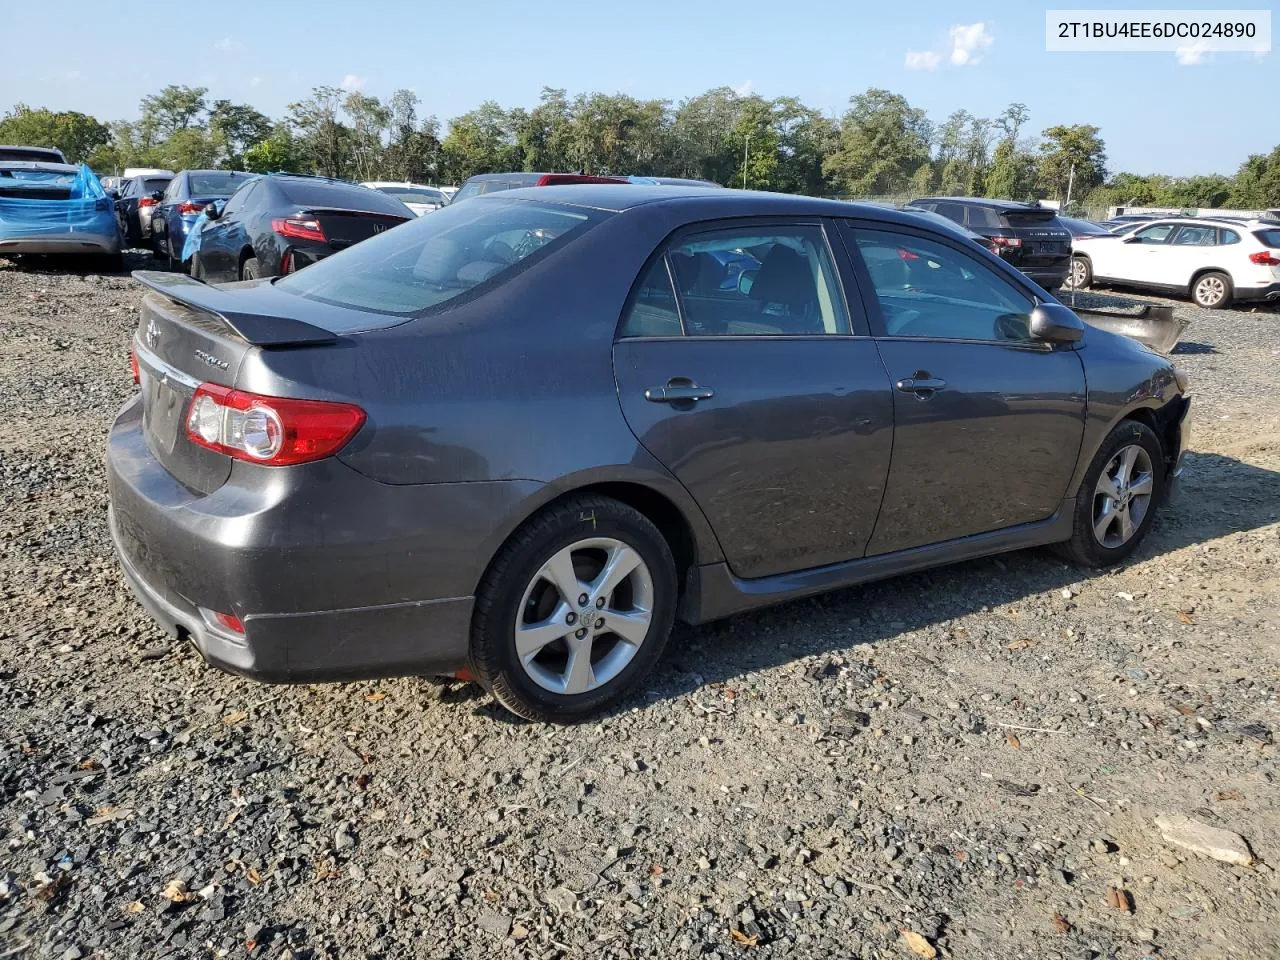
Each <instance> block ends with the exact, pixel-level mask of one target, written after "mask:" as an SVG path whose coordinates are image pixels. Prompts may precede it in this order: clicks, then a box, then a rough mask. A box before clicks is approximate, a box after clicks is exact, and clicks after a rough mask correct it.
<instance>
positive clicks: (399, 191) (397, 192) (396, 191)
mask: <svg viewBox="0 0 1280 960" xmlns="http://www.w3.org/2000/svg"><path fill="white" fill-rule="evenodd" d="M373 189H375V190H377V191H378V192H379V193H386V194H390V195H391V196H393V197H395V198H396V199H397V200H399V201H400V202H401V203H438V204H440V205H442V206H443V205H444V203H445V197H444V194H443V193H441V192H440V191H438V190H423V189H420V188H419V189H415V188H413V187H374V188H373Z"/></svg>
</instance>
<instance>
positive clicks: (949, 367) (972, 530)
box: [844, 221, 1085, 555]
mask: <svg viewBox="0 0 1280 960" xmlns="http://www.w3.org/2000/svg"><path fill="white" fill-rule="evenodd" d="M844 230H845V236H846V241H847V247H848V249H849V252H850V255H851V257H852V258H853V261H854V264H853V265H854V269H855V271H856V274H857V277H858V281H859V286H860V288H861V289H862V291H863V293H864V301H865V302H866V304H867V312H868V315H869V318H870V322H871V328H872V330H873V332H874V333H875V336H876V343H877V345H878V347H879V350H880V355H881V357H882V358H883V360H884V365H885V367H886V369H887V370H888V374H889V380H890V383H891V384H893V386H894V390H893V406H894V441H893V464H892V466H891V468H890V471H889V479H888V485H887V487H886V490H885V495H884V504H883V506H882V507H881V510H880V517H879V520H878V521H877V523H876V528H875V534H874V536H873V537H872V540H871V543H870V546H869V547H868V549H867V554H868V555H874V554H883V553H892V552H894V551H897V550H906V549H910V548H912V547H919V546H924V545H927V544H934V543H940V542H943V541H947V540H954V539H956V538H959V537H965V536H970V535H972V534H979V533H985V532H988V531H992V530H999V529H1002V528H1005V527H1012V526H1016V525H1019V524H1023V523H1032V522H1035V521H1038V520H1045V519H1047V518H1048V517H1050V516H1052V515H1053V513H1054V512H1055V511H1056V510H1058V508H1059V507H1060V505H1061V503H1062V499H1063V497H1065V496H1066V495H1067V492H1068V491H1067V485H1068V483H1069V482H1070V479H1071V475H1072V473H1073V471H1074V470H1075V466H1076V458H1077V456H1078V455H1079V452H1080V443H1081V439H1082V437H1083V433H1084V413H1085V379H1084V366H1083V364H1082V363H1081V361H1080V357H1079V355H1078V354H1077V353H1076V352H1075V351H1073V350H1060V349H1052V348H1050V347H1048V346H1047V345H1045V344H1040V343H1035V342H1033V341H1031V339H1030V337H1029V336H1028V322H1027V316H1028V314H1029V313H1030V311H1031V309H1032V308H1033V306H1034V301H1033V299H1032V295H1031V294H1030V292H1028V291H1027V290H1025V289H1024V288H1022V287H1021V286H1020V285H1019V284H1017V283H1015V282H1014V281H1013V280H1011V279H1010V278H1008V277H1006V276H1004V275H1003V274H1002V273H1000V272H998V271H997V270H995V269H993V268H992V267H990V266H989V265H987V264H986V263H985V262H983V261H981V260H979V259H978V258H977V257H975V256H973V255H972V254H971V253H970V252H969V251H966V250H964V249H963V248H962V247H961V246H960V245H959V243H956V242H953V241H952V240H950V239H949V238H943V237H941V236H940V235H936V234H926V233H924V232H922V231H917V230H914V229H911V228H906V227H898V226H890V225H887V224H882V223H870V222H865V223H863V222H858V221H851V222H848V223H846V224H844Z"/></svg>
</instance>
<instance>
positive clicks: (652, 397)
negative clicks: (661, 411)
mask: <svg viewBox="0 0 1280 960" xmlns="http://www.w3.org/2000/svg"><path fill="white" fill-rule="evenodd" d="M715 395H716V392H715V391H714V390H712V389H711V388H710V387H700V386H698V385H697V384H696V383H690V382H689V381H687V380H683V381H682V380H679V379H672V380H670V381H668V382H667V385H666V386H665V387H650V388H649V389H648V390H646V391H645V392H644V398H645V399H646V400H648V401H650V402H651V403H693V402H694V401H697V400H710V399H711V398H712V397H714V396H715Z"/></svg>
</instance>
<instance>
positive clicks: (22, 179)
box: [0, 163, 119, 240]
mask: <svg viewBox="0 0 1280 960" xmlns="http://www.w3.org/2000/svg"><path fill="white" fill-rule="evenodd" d="M0 186H3V187H5V188H6V192H7V193H9V194H10V195H9V196H0V240H7V239H11V238H18V239H29V238H34V237H49V236H58V235H61V234H66V233H93V234H99V235H104V234H106V235H109V234H112V233H116V232H117V231H118V230H119V225H118V224H117V223H116V212H115V205H114V204H113V203H112V202H111V198H109V197H108V196H107V194H106V191H105V190H103V189H102V184H101V183H100V182H99V180H98V178H97V176H95V175H94V172H93V171H92V170H90V169H89V168H88V167H87V166H86V165H84V164H81V165H80V166H79V168H77V169H76V170H74V171H73V170H58V169H56V168H53V169H50V165H48V164H36V163H33V164H29V165H28V164H20V163H6V164H3V165H0ZM64 190H65V191H68V192H69V193H68V196H67V199H57V200H38V199H27V198H25V197H20V196H13V195H12V194H13V193H22V192H26V191H31V192H32V193H33V194H36V195H38V194H39V193H40V192H49V191H56V192H58V193H61V192H62V191H64Z"/></svg>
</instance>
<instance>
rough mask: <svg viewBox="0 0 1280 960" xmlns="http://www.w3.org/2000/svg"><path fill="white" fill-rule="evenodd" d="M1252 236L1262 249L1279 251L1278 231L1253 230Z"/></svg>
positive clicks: (1279, 238) (1279, 236)
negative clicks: (1268, 248) (1269, 248)
mask: <svg viewBox="0 0 1280 960" xmlns="http://www.w3.org/2000/svg"><path fill="white" fill-rule="evenodd" d="M1253 235H1254V236H1255V237H1257V238H1258V241H1259V242H1260V243H1261V244H1262V245H1263V246H1264V247H1271V248H1272V249H1273V250H1280V229H1276V230H1255V231H1253Z"/></svg>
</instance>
